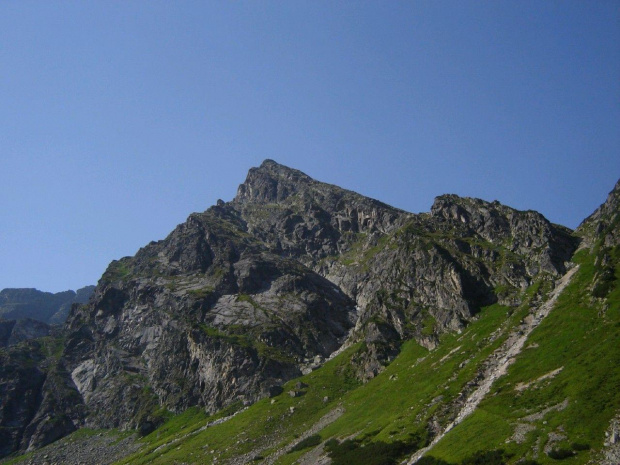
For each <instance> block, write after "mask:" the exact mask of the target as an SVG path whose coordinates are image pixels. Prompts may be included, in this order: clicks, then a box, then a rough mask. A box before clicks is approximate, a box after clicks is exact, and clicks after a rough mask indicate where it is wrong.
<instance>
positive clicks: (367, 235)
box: [0, 160, 620, 464]
mask: <svg viewBox="0 0 620 465" xmlns="http://www.w3.org/2000/svg"><path fill="white" fill-rule="evenodd" d="M617 199H618V185H617V186H616V188H615V189H614V191H613V192H612V194H610V197H609V198H608V200H607V202H606V203H605V204H603V205H602V206H601V208H599V209H598V210H597V212H595V213H594V214H593V215H592V216H590V217H589V218H588V219H587V220H585V221H584V223H583V224H582V225H581V226H580V227H579V228H578V230H577V231H575V232H573V231H571V230H569V229H568V228H565V227H563V226H559V225H555V224H552V223H550V222H549V221H548V220H546V219H545V218H544V217H543V216H542V215H540V214H539V213H536V212H533V211H518V210H515V209H512V208H510V207H507V206H504V205H502V204H500V203H499V202H486V201H483V200H480V199H472V198H461V197H458V196H454V195H443V196H440V197H438V198H437V199H436V200H435V202H434V204H433V206H432V207H431V210H430V212H429V213H422V214H412V213H408V212H405V211H402V210H399V209H396V208H393V207H390V206H388V205H385V204H383V203H381V202H379V201H376V200H373V199H369V198H367V197H364V196H361V195H359V194H356V193H354V192H351V191H347V190H345V189H341V188H339V187H337V186H333V185H329V184H325V183H321V182H318V181H316V180H313V179H312V178H310V177H308V176H307V175H305V174H303V173H301V172H300V171H297V170H294V169H291V168H288V167H285V166H282V165H279V164H278V163H276V162H274V161H271V160H266V161H265V162H263V164H262V165H261V166H260V167H258V168H252V169H251V170H250V171H249V173H248V176H247V178H246V180H245V182H244V183H243V184H241V185H240V186H239V189H238V192H237V195H236V197H235V198H234V199H233V200H232V201H230V202H223V201H218V203H217V205H215V206H213V207H211V208H209V209H208V210H207V211H205V212H203V213H194V214H192V215H190V217H189V218H188V220H187V221H186V222H185V223H183V224H181V225H179V226H177V228H175V229H174V230H173V231H172V233H171V234H170V235H169V236H168V237H167V238H166V239H164V240H161V241H158V242H151V243H150V244H148V245H147V246H145V247H143V248H142V249H140V250H139V251H138V253H137V254H136V255H135V256H133V257H125V258H123V259H121V260H118V261H115V262H112V263H111V264H110V266H109V267H108V269H107V270H106V272H105V273H104V275H103V276H102V278H101V279H100V281H99V283H98V285H97V287H96V289H95V291H94V293H93V296H92V297H91V299H90V301H89V302H88V303H87V304H85V305H81V306H77V305H76V306H73V308H72V311H71V314H70V315H69V317H68V319H67V322H66V325H65V329H64V333H63V335H62V337H61V338H51V339H50V338H48V339H45V338H44V339H39V340H32V341H26V343H22V344H18V345H16V346H13V347H10V348H8V349H5V350H4V351H3V352H1V354H2V356H3V357H4V360H3V363H2V366H6V367H12V368H10V369H7V370H4V373H0V393H3V394H4V395H3V397H2V399H3V401H2V402H3V410H2V411H3V412H5V413H4V414H3V415H4V416H3V417H0V425H1V426H3V428H2V429H1V430H0V432H2V434H3V435H4V437H3V441H2V442H3V444H7V446H6V447H5V448H4V449H3V451H2V453H4V454H7V453H10V452H12V451H17V450H25V449H34V448H37V447H40V446H42V445H45V444H47V443H49V442H51V441H53V440H55V439H57V438H58V437H60V436H63V435H65V434H68V433H70V432H71V431H73V430H75V429H76V428H80V427H84V426H87V427H91V428H121V429H138V430H139V431H140V433H141V434H142V435H147V436H146V438H145V441H146V442H145V443H144V444H145V445H144V446H143V447H142V449H141V450H140V451H139V452H138V453H137V454H136V455H133V456H131V457H130V458H128V459H127V460H128V461H129V462H131V463H172V462H174V461H179V462H183V463H215V461H216V459H217V462H218V463H222V462H224V463H247V462H256V463H276V462H277V463H319V462H320V463H323V462H325V461H328V460H331V462H332V463H335V464H338V463H396V460H397V459H398V460H403V459H407V458H408V457H409V458H408V459H407V460H409V461H410V463H413V462H414V461H415V460H418V459H420V457H418V456H416V455H414V454H415V453H416V450H419V452H417V454H418V455H420V456H421V455H422V453H423V452H426V453H427V456H428V457H425V458H421V459H420V460H421V462H419V463H424V461H426V463H446V462H448V463H460V462H459V461H462V460H468V459H467V457H466V455H467V454H469V455H472V454H473V455H475V454H479V455H480V454H483V455H484V454H487V455H486V457H487V458H486V459H484V460H487V459H488V460H492V456H493V454H495V455H494V456H495V457H496V458H498V459H497V460H499V461H498V462H476V463H504V462H506V461H510V463H513V462H516V461H517V460H519V459H521V458H522V457H523V458H528V459H530V460H535V461H536V460H537V461H540V463H548V461H549V460H551V461H552V460H553V459H552V458H551V456H552V455H553V454H555V453H557V454H559V455H561V454H562V453H566V454H573V455H574V454H576V455H575V457H576V458H573V459H572V460H578V462H575V463H586V462H585V461H587V460H589V459H590V458H591V457H594V456H595V454H604V453H607V452H609V451H611V452H609V453H611V454H613V453H614V452H613V447H612V446H611V442H613V441H611V442H610V441H608V443H609V444H608V445H609V447H607V449H605V450H606V451H607V452H605V451H603V449H604V447H603V438H604V436H603V433H604V432H605V430H606V429H607V428H608V427H609V428H611V430H610V431H611V433H609V431H608V434H611V438H612V439H613V438H614V437H615V436H614V434H615V432H614V431H615V430H614V426H613V425H614V424H615V423H613V421H615V420H613V418H615V417H614V416H615V415H617V414H618V412H620V398H619V396H618V394H617V393H616V391H617V389H615V388H616V387H617V385H618V384H617V381H618V378H619V374H618V369H617V365H616V364H615V361H617V360H618V355H619V352H618V347H617V346H618V344H617V341H618V340H619V339H618V336H619V334H618V333H619V330H618V328H619V327H620V326H619V325H618V324H617V321H618V317H617V314H618V311H619V310H618V299H617V294H618V290H617V274H616V273H617V264H618V252H617V251H618V247H617V245H618V243H617V235H616V233H615V230H616V229H617V228H616V226H617V218H618V204H617ZM59 347H61V348H62V349H61V350H59ZM28 351H33V352H34V353H35V354H38V355H37V356H36V357H33V362H32V363H30V365H29V366H28V367H24V366H23V363H22V361H23V358H24V357H25V355H24V354H25V353H28ZM545 370H546V371H545ZM300 376H301V378H299V377H300ZM37 377H38V378H37ZM39 378H41V379H45V381H42V382H38V384H37V385H36V386H30V385H27V386H26V383H27V382H28V383H30V382H34V381H35V380H37V379H39ZM20 383H21V384H20ZM46 384H49V385H46ZM22 386H25V387H22ZM22 389H27V390H28V392H30V391H32V392H33V393H35V397H36V398H37V399H43V401H42V402H41V401H31V400H29V399H24V398H22V397H19V396H18V395H16V393H17V392H20V390H22ZM5 396H6V397H5ZM67 399H71V401H70V402H68V401H67ZM556 401H557V402H556ZM554 402H555V403H554ZM565 404H566V405H565ZM9 405H10V409H9V408H8V407H7V406H9ZM487 405H490V406H491V407H487ZM581 405H583V406H584V408H583V409H582V408H581ZM584 409H585V410H584ZM9 411H10V412H12V414H11V415H7V413H6V412H9ZM162 424H164V426H161V425H162ZM610 425H611V426H610ZM608 437H609V436H608ZM446 441H447V442H446ZM619 442H620V441H619ZM198 444H200V445H198ZM205 444H208V446H205ZM445 444H449V446H446V445H445ZM586 445H587V449H588V451H586V450H585V449H586V447H585V446H586ZM203 446H204V447H203ZM590 450H591V451H590ZM561 451H564V452H561ZM433 454H434V455H433ZM519 454H520V455H519ZM549 454H551V455H549ZM480 456H482V455H480ZM330 457H331V458H330ZM381 457H382V458H381ZM429 457H433V458H429ZM489 457H491V458H489ZM373 460H384V461H383V462H381V461H375V462H373ZM386 460H387V461H386ZM472 460H473V459H472ZM481 460H482V459H481ZM493 460H494V459H493ZM584 460H585V461H584ZM321 461H323V462H321ZM442 461H443V462H442ZM463 463H465V462H463ZM471 463H474V462H471ZM530 463H532V462H530Z"/></svg>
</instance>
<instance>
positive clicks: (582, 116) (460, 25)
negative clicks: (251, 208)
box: [0, 0, 620, 292]
mask: <svg viewBox="0 0 620 465" xmlns="http://www.w3.org/2000/svg"><path fill="white" fill-rule="evenodd" d="M619 128H620V2H618V1H603V0H597V1H585V0H584V1H578V2H576V1H540V0H535V1H496V0H493V1H490V0H489V1H460V0H459V1H456V0H454V1H430V0H429V1H410V2H397V1H390V2H381V1H376V2H344V1H343V2H333V1H324V2H314V1H312V2H311V1H304V2H301V1H280V2H271V1H256V2H255V1H247V2H228V1H221V2H198V1H195V2H190V1H183V2H182V1H178V2H177V1H174V2H172V1H152V0H150V1H131V2H110V1H88V2H84V1H72V2H69V1H53V2H48V1H17V0H15V1H3V2H0V161H1V164H0V202H1V205H2V210H1V219H0V289H1V288H4V287H37V288H39V289H41V290H45V291H54V292H55V291H60V290H65V289H76V288H78V287H81V286H84V285H86V284H94V283H96V281H97V280H98V279H99V277H100V276H101V274H102V273H103V271H104V270H105V268H106V266H107V264H108V263H109V262H110V261H111V260H113V259H117V258H120V257H122V256H125V255H133V254H134V253H135V252H136V251H137V250H138V248H139V247H141V246H143V245H145V244H146V243H148V242H149V241H151V240H157V239H162V238H164V237H165V236H166V235H167V234H168V233H169V232H170V231H171V230H172V229H173V228H174V227H175V225H176V224H178V223H180V222H182V221H184V220H185V218H186V217H187V216H188V214H189V213H191V212H193V211H203V210H205V209H206V208H208V207H209V206H210V205H212V204H214V203H215V202H216V200H217V199H218V198H222V199H224V200H230V199H232V198H233V197H234V195H235V192H236V188H237V186H238V185H239V184H240V183H241V182H243V180H244V179H245V175H246V173H247V170H248V169H249V168H250V167H252V166H257V165H259V164H260V163H261V161H262V160H263V159H265V158H272V159H274V160H276V161H278V162H280V163H283V164H285V165H288V166H291V167H295V168H297V169H300V170H302V171H304V172H305V173H307V174H309V175H310V176H312V177H314V178H316V179H319V180H322V181H326V182H330V183H333V184H338V185H341V186H343V187H346V188H349V189H352V190H355V191H358V192H360V193H362V194H365V195H368V196H370V197H374V198H377V199H380V200H382V201H384V202H386V203H389V204H392V205H395V206H397V207H400V208H403V209H405V210H409V211H412V212H419V211H428V210H429V209H430V206H431V204H432V202H433V198H434V197H435V196H437V195H440V194H443V193H456V194H459V195H463V196H475V197H480V198H483V199H486V200H499V201H500V202H502V203H505V204H507V205H511V206H513V207H515V208H519V209H534V210H538V211H540V212H541V213H543V214H544V215H545V216H547V217H548V218H549V219H550V220H551V221H553V222H556V223H561V224H564V225H567V226H570V227H573V228H574V227H576V226H577V225H578V224H579V222H580V221H581V220H582V219H584V217H586V216H587V215H588V214H590V213H591V212H592V211H593V210H594V209H595V208H596V207H597V206H598V205H599V204H600V203H602V202H603V201H604V199H605V197H606V195H607V193H608V192H609V191H610V190H611V189H612V187H613V185H614V183H615V182H616V180H617V179H618V177H619V176H620V129H619Z"/></svg>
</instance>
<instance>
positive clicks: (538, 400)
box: [429, 252, 620, 464]
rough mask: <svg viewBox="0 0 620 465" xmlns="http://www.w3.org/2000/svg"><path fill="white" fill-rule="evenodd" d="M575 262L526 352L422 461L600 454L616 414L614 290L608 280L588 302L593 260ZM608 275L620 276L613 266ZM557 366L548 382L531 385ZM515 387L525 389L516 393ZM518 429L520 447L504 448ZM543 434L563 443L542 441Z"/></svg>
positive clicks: (617, 311)
mask: <svg viewBox="0 0 620 465" xmlns="http://www.w3.org/2000/svg"><path fill="white" fill-rule="evenodd" d="M576 261H578V262H580V270H579V271H578V273H577V274H576V276H575V277H574V279H573V282H572V283H571V284H570V285H569V287H568V288H567V289H566V290H565V292H564V293H563V294H562V295H561V296H560V299H559V301H558V304H557V305H556V307H555V309H554V310H553V311H552V312H551V314H550V315H549V316H548V317H547V318H546V319H545V320H544V321H543V322H542V324H541V325H540V326H539V327H538V328H537V329H536V330H535V331H534V332H533V333H532V335H531V336H530V338H529V340H528V344H529V346H530V348H528V349H526V350H524V352H523V353H522V354H521V355H520V356H519V357H518V358H517V361H516V362H515V363H514V365H512V366H511V367H510V370H509V372H508V374H507V375H506V376H505V377H503V378H500V379H499V380H498V381H497V382H496V384H495V385H494V387H493V390H492V391H491V393H490V395H489V396H488V397H487V398H486V399H485V400H484V401H483V402H482V403H481V404H480V406H479V408H478V410H477V411H476V412H474V414H472V416H471V417H469V418H468V419H467V420H466V421H465V422H463V423H462V424H461V425H459V426H458V427H457V428H455V429H454V430H452V431H451V432H450V433H448V434H447V435H446V437H444V439H443V440H442V441H441V442H440V443H439V444H437V446H436V447H435V448H434V449H433V450H432V451H431V452H430V453H429V455H433V456H436V457H440V458H442V459H445V460H448V461H456V460H460V459H462V458H463V457H465V456H467V455H469V454H471V453H472V452H474V451H475V450H477V449H480V448H487V449H493V448H504V449H506V450H507V451H509V452H510V453H513V454H514V459H515V460H517V459H518V458H522V457H527V458H530V459H535V460H536V461H538V462H539V463H541V464H542V463H555V462H556V460H553V459H551V458H549V457H548V456H547V455H546V454H545V453H544V447H545V445H547V444H548V449H549V448H556V449H560V448H562V449H567V450H569V449H574V447H571V444H573V443H579V444H587V445H589V446H590V447H591V448H592V449H600V448H601V446H602V443H603V439H604V432H605V429H606V428H607V427H608V425H609V421H610V419H611V418H612V417H613V416H614V414H615V413H617V412H618V411H619V410H620V391H619V390H618V387H619V386H620V370H619V369H618V367H619V366H620V287H619V286H618V285H617V284H618V281H617V280H616V285H615V289H613V290H612V292H611V293H610V294H609V295H608V296H607V299H606V301H604V300H602V299H593V298H591V297H590V292H589V287H590V286H591V283H592V279H593V277H594V272H595V270H594V255H588V254H587V252H582V253H580V255H579V256H578V257H576ZM616 277H617V278H620V273H619V270H618V267H617V268H616ZM560 368H561V369H562V370H561V371H560V372H559V373H558V374H557V375H556V376H555V377H553V378H547V379H543V380H541V381H538V382H536V380H537V379H539V378H540V377H541V376H544V375H545V374H547V373H550V372H552V371H554V370H557V369H560ZM532 382H533V383H532ZM519 383H532V384H531V385H530V386H529V387H528V388H527V389H524V390H521V391H519V390H517V389H516V387H517V385H518V384H519ZM564 403H567V406H566V407H565V408H563V409H562V408H561V407H560V408H558V409H553V410H551V411H549V412H548V413H547V414H546V415H544V416H542V417H541V418H538V419H535V420H534V421H527V418H526V417H527V416H528V415H531V414H532V413H535V412H538V411H540V410H541V409H543V408H545V407H553V406H560V405H562V404H564ZM564 405H566V404H564ZM518 424H527V425H529V427H528V428H529V429H531V431H529V432H527V433H526V434H525V438H524V440H523V442H522V443H521V444H518V443H516V442H514V441H511V442H508V443H506V441H507V440H508V439H509V438H511V436H512V434H513V432H514V430H515V427H516V426H517V425H518ZM550 433H552V436H553V435H554V434H557V435H561V436H564V438H563V439H560V440H559V441H557V442H556V443H548V441H549V434H550ZM590 454H591V453H590V452H579V451H577V454H576V455H575V456H574V457H573V458H570V459H566V460H565V463H575V464H576V463H587V462H588V460H589V458H590Z"/></svg>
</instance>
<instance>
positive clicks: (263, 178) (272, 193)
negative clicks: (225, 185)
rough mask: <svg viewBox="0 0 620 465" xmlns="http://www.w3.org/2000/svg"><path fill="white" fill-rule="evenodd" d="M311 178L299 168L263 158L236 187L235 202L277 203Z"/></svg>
mask: <svg viewBox="0 0 620 465" xmlns="http://www.w3.org/2000/svg"><path fill="white" fill-rule="evenodd" d="M313 182H314V181H313V179H312V178H311V177H310V176H308V175H306V174H304V173H302V172H301V171H299V170H295V169H292V168H289V167H287V166H284V165H280V164H279V163H276V162H275V161H273V160H269V159H267V160H265V161H264V162H263V163H262V164H261V165H260V166H259V167H258V168H251V169H250V171H249V172H248V176H247V178H246V180H245V182H244V183H243V184H241V185H240V186H239V188H238V189H237V196H236V197H235V200H236V201H237V202H264V203H278V202H281V201H283V200H285V199H287V198H288V197H290V196H292V195H294V194H295V193H297V192H298V191H300V190H302V189H303V188H304V187H306V186H307V185H308V184H311V183H313Z"/></svg>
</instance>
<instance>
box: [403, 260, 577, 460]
mask: <svg viewBox="0 0 620 465" xmlns="http://www.w3.org/2000/svg"><path fill="white" fill-rule="evenodd" d="M578 269H579V267H578V266H575V267H574V268H572V269H571V270H569V271H568V272H567V273H566V274H565V275H564V276H563V277H562V278H561V279H560V280H558V281H557V283H556V286H555V288H554V289H553V291H552V292H551V297H550V298H549V299H547V300H546V301H545V302H544V303H543V304H542V305H541V306H539V307H538V308H535V309H533V311H532V318H526V319H525V320H524V322H523V324H521V325H520V326H519V327H517V328H515V329H514V330H513V332H512V333H511V334H510V336H508V339H507V340H506V341H505V342H504V343H503V344H502V345H501V347H499V348H498V349H496V350H495V351H494V352H493V353H492V354H491V355H490V356H489V358H487V360H485V361H484V363H483V367H484V374H483V377H482V380H481V381H480V383H479V384H478V388H477V389H476V390H475V391H474V392H473V393H472V394H471V395H470V396H469V397H468V398H467V400H466V401H465V403H464V404H463V407H462V408H461V410H460V411H459V413H458V415H457V417H456V418H455V419H454V421H453V422H452V423H450V424H449V425H448V426H446V428H445V429H444V430H443V431H442V432H441V433H440V434H438V435H437V436H435V439H433V441H432V442H431V443H430V445H428V446H427V447H425V448H424V449H420V450H419V451H417V452H416V453H415V454H414V455H413V456H411V457H410V458H409V459H408V460H406V461H404V462H403V463H406V464H407V465H413V464H414V463H416V462H417V461H418V460H419V459H420V458H421V457H422V456H423V455H424V454H426V453H427V452H428V451H429V450H431V449H432V448H433V446H434V445H435V444H437V443H438V442H439V441H441V439H442V438H443V437H444V436H445V435H446V433H447V432H448V431H450V430H451V429H452V428H454V427H455V426H456V425H458V424H459V423H461V422H462V421H463V420H464V419H465V418H467V417H468V416H469V415H470V414H471V413H472V412H473V411H474V410H475V409H476V407H478V404H480V402H481V401H482V399H483V398H484V397H485V396H486V395H487V394H488V393H489V391H490V390H491V386H493V383H494V382H495V380H496V379H498V378H500V377H501V376H503V375H505V374H506V371H507V370H508V367H509V366H510V365H512V363H513V362H514V361H515V357H516V356H517V355H519V353H521V350H523V346H524V344H525V342H526V341H527V338H528V337H529V335H530V333H531V332H532V331H533V330H534V329H535V328H536V327H537V326H538V325H539V324H540V322H541V321H542V320H543V319H544V318H545V317H546V316H547V315H549V313H550V312H551V310H552V309H553V307H554V306H555V303H556V302H557V300H558V296H559V295H560V294H561V293H562V291H563V290H564V289H565V288H566V286H567V285H568V283H570V280H571V278H572V277H573V275H574V274H575V272H576V271H577V270H578Z"/></svg>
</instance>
